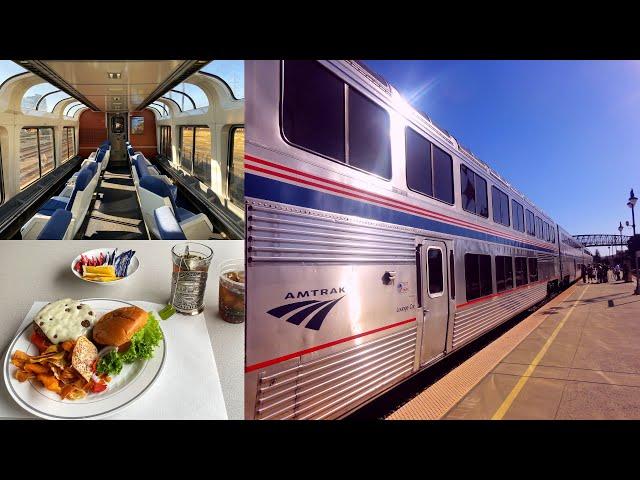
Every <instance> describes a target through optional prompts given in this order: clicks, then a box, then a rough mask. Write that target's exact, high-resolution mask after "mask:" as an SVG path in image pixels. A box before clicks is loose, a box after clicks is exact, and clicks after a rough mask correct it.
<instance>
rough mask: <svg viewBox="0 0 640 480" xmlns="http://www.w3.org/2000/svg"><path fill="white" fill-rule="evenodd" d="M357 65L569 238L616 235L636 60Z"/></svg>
mask: <svg viewBox="0 0 640 480" xmlns="http://www.w3.org/2000/svg"><path fill="white" fill-rule="evenodd" d="M365 63H366V64H367V65H368V66H369V67H371V68H372V69H373V70H374V71H376V72H378V73H380V74H381V75H382V76H383V77H384V78H386V79H387V80H388V81H389V82H390V83H391V84H392V85H393V86H394V87H395V88H396V89H398V90H399V91H400V93H401V94H402V95H403V96H404V97H405V98H406V99H407V100H408V101H410V102H411V103H412V104H413V105H414V106H416V108H418V109H419V110H421V111H423V112H425V113H427V114H428V115H429V116H430V117H431V118H432V119H433V120H434V121H435V122H436V123H437V124H438V125H440V126H441V127H443V128H445V129H446V130H448V131H449V133H451V134H452V135H453V136H454V137H455V138H457V139H458V141H460V143H462V144H463V145H464V146H466V147H468V148H470V149H471V150H472V151H473V152H474V153H475V154H476V155H477V156H478V157H479V158H480V159H482V160H483V161H484V162H486V163H488V164H489V165H491V167H493V168H494V169H495V170H497V171H498V173H500V175H502V176H503V177H505V178H506V179H507V180H508V181H509V182H510V183H512V184H513V185H514V186H515V187H516V188H518V189H519V190H520V191H522V192H523V193H524V194H525V195H526V196H528V197H529V198H530V199H531V200H533V202H534V203H536V204H537V205H538V206H539V207H540V208H542V209H543V210H544V211H545V212H546V213H547V214H549V215H551V217H552V218H553V219H554V220H556V221H557V222H558V223H559V224H560V225H561V226H562V227H564V228H565V229H567V230H568V231H569V232H570V233H571V234H582V233H611V234H613V233H615V234H617V233H618V232H617V226H618V222H619V221H620V220H622V223H623V225H624V222H625V221H626V220H629V223H631V210H630V209H629V208H628V207H627V206H626V203H627V199H628V197H629V190H630V188H631V187H633V188H634V189H635V193H636V196H640V62H638V61H400V60H390V61H366V62H365ZM636 210H637V211H636V213H637V214H638V221H637V222H636V225H637V227H636V230H637V231H638V232H639V233H640V228H638V226H640V204H639V205H638V208H637V209H636ZM624 233H625V234H630V233H631V229H630V228H626V227H625V232H624ZM604 250H605V248H601V249H600V251H601V253H603V252H604Z"/></svg>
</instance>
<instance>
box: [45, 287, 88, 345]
mask: <svg viewBox="0 0 640 480" xmlns="http://www.w3.org/2000/svg"><path fill="white" fill-rule="evenodd" d="M33 321H34V323H35V324H36V325H38V327H40V330H42V333H44V334H45V335H46V336H47V338H48V339H49V341H50V342H51V343H54V344H57V343H61V342H64V341H66V340H76V339H77V338H78V337H79V336H81V335H85V336H86V335H87V333H88V332H89V330H90V329H91V328H92V327H93V325H94V324H95V323H96V314H95V312H94V311H93V309H92V308H91V307H90V306H89V305H86V304H84V303H80V302H79V301H77V300H72V299H70V298H64V299H62V300H57V301H55V302H51V303H49V304H48V305H45V306H44V307H43V308H42V310H40V311H39V312H38V313H37V314H36V317H35V318H34V319H33Z"/></svg>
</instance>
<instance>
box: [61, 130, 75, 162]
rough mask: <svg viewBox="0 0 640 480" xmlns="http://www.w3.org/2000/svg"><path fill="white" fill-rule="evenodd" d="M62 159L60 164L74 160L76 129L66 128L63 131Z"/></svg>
mask: <svg viewBox="0 0 640 480" xmlns="http://www.w3.org/2000/svg"><path fill="white" fill-rule="evenodd" d="M61 146H62V150H61V154H62V159H61V161H60V163H61V164H62V163H64V162H66V161H67V160H70V159H72V158H73V157H75V155H76V129H75V127H64V128H63V129H62V145H61Z"/></svg>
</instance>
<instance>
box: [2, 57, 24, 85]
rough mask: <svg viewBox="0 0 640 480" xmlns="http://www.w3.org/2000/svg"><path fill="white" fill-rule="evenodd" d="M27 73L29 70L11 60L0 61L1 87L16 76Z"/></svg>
mask: <svg viewBox="0 0 640 480" xmlns="http://www.w3.org/2000/svg"><path fill="white" fill-rule="evenodd" d="M26 71H27V70H25V69H24V68H22V67H21V66H20V65H18V64H17V63H15V62H12V61H11V60H0V85H2V84H3V83H4V82H6V81H7V80H9V79H10V78H11V77H15V76H16V75H18V74H20V73H25V72H26Z"/></svg>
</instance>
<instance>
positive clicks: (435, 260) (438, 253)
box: [427, 248, 444, 294]
mask: <svg viewBox="0 0 640 480" xmlns="http://www.w3.org/2000/svg"><path fill="white" fill-rule="evenodd" d="M427 273H428V277H429V294H434V293H442V289H443V284H444V280H443V278H442V250H440V249H439V248H429V250H428V251H427Z"/></svg>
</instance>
